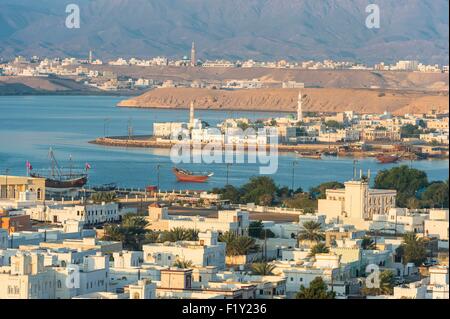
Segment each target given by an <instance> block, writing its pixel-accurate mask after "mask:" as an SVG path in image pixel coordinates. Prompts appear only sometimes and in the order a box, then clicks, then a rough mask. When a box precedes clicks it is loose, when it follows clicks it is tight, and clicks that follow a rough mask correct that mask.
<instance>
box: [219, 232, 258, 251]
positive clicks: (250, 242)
mask: <svg viewBox="0 0 450 319" xmlns="http://www.w3.org/2000/svg"><path fill="white" fill-rule="evenodd" d="M219 241H221V242H224V243H225V244H226V254H227V256H240V255H248V254H249V253H250V252H256V251H258V248H259V247H258V245H256V242H255V239H253V238H251V237H247V236H238V235H236V234H235V233H232V232H226V233H224V234H222V235H220V236H219Z"/></svg>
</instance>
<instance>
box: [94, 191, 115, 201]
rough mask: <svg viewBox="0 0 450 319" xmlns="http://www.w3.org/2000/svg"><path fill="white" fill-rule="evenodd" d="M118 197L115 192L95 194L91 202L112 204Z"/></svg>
mask: <svg viewBox="0 0 450 319" xmlns="http://www.w3.org/2000/svg"><path fill="white" fill-rule="evenodd" d="M116 197H117V196H116V193H115V192H95V193H93V194H92V195H91V200H92V201H93V202H94V203H95V204H101V203H103V202H105V203H111V202H115V201H116V200H117V199H116Z"/></svg>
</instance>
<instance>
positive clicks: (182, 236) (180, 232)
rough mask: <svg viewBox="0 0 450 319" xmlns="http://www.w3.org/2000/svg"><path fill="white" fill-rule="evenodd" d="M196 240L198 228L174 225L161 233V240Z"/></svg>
mask: <svg viewBox="0 0 450 319" xmlns="http://www.w3.org/2000/svg"><path fill="white" fill-rule="evenodd" d="M196 240H198V230H195V229H188V228H183V227H175V228H172V229H171V230H169V231H165V232H163V233H162V234H161V238H160V241H161V242H166V241H169V242H177V241H196Z"/></svg>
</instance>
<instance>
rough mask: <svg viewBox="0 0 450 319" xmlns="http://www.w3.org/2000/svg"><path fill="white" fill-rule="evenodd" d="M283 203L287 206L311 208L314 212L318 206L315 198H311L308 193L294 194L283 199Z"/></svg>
mask: <svg viewBox="0 0 450 319" xmlns="http://www.w3.org/2000/svg"><path fill="white" fill-rule="evenodd" d="M283 203H284V205H285V206H286V207H288V208H296V209H303V210H313V211H314V212H315V211H316V209H317V206H318V202H317V200H316V199H314V198H311V196H310V195H309V194H308V193H299V194H295V195H294V196H293V197H292V198H289V199H286V200H284V202H283Z"/></svg>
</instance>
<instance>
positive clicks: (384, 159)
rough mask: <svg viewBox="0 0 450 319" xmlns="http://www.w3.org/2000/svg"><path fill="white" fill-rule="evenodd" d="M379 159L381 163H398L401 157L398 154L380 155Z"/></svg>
mask: <svg viewBox="0 0 450 319" xmlns="http://www.w3.org/2000/svg"><path fill="white" fill-rule="evenodd" d="M377 160H378V162H379V163H381V164H392V163H397V162H398V161H399V160H400V157H399V156H397V155H382V154H381V155H378V156H377Z"/></svg>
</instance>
